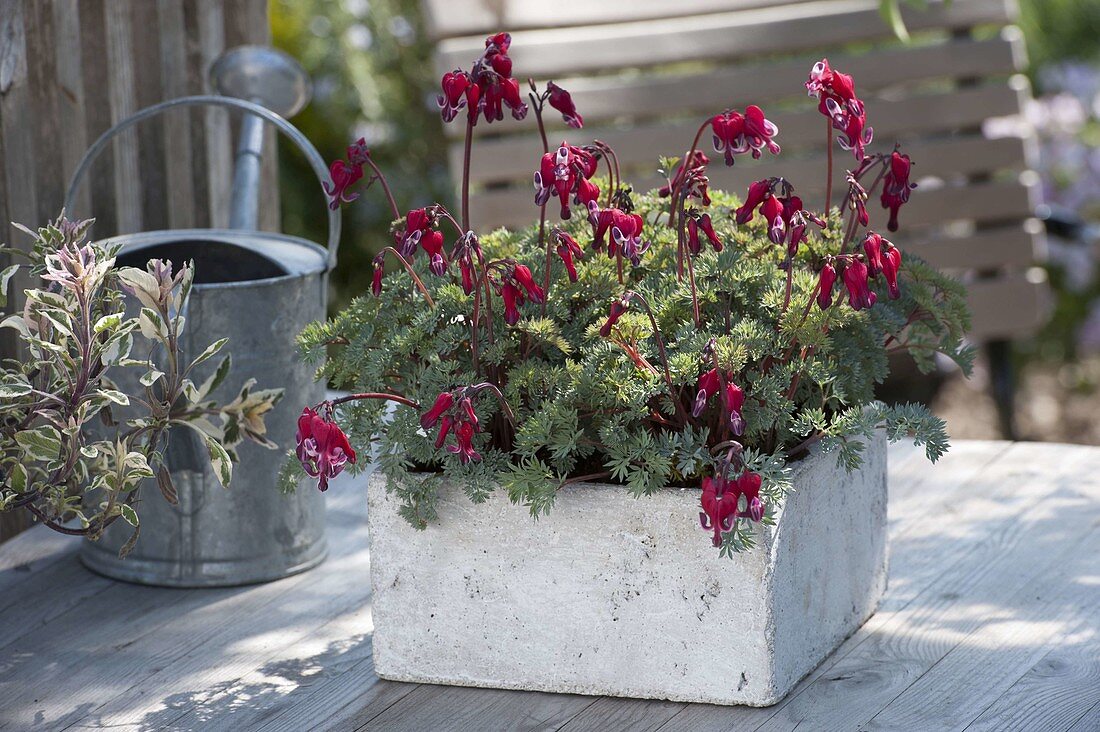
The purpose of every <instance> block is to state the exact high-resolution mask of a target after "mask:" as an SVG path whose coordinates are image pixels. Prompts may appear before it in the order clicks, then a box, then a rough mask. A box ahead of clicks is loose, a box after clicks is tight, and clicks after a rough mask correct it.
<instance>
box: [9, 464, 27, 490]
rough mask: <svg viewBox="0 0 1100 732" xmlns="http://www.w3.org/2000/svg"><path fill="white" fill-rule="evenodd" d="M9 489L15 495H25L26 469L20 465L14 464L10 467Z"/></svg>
mask: <svg viewBox="0 0 1100 732" xmlns="http://www.w3.org/2000/svg"><path fill="white" fill-rule="evenodd" d="M9 477H10V478H11V489H12V490H13V491H15V492H16V493H25V492H26V491H27V469H26V468H25V467H23V464H22V463H16V464H15V465H14V466H12V469H11V474H10V476H9Z"/></svg>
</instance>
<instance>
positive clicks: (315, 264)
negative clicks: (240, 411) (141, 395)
mask: <svg viewBox="0 0 1100 732" xmlns="http://www.w3.org/2000/svg"><path fill="white" fill-rule="evenodd" d="M211 76H212V80H213V81H214V84H215V87H216V88H218V90H219V91H220V92H221V93H222V94H224V95H225V96H192V97H182V98H179V99H172V100H169V101H166V102H162V103H160V104H155V105H153V106H151V107H147V108H145V109H143V110H141V111H139V112H137V113H135V114H134V115H133V116H131V117H128V118H127V119H124V120H122V121H121V122H119V123H118V124H116V125H115V126H114V127H112V128H111V129H109V130H107V131H106V132H105V133H103V135H102V136H100V137H99V139H97V140H96V141H95V143H93V144H92V146H91V147H90V148H89V149H88V151H87V152H86V153H85V155H84V158H83V159H82V160H81V162H80V165H79V166H78V167H77V170H76V172H75V173H74V174H73V178H72V180H71V182H70V185H69V190H68V195H67V196H66V206H65V208H66V210H71V205H72V201H73V197H74V194H75V192H76V189H77V186H78V185H79V183H80V180H81V178H82V177H83V176H84V174H85V173H86V172H87V170H88V168H89V167H90V166H91V163H92V161H93V160H94V159H95V157H96V156H97V155H98V154H99V153H100V152H101V151H102V150H103V148H104V147H105V146H106V145H107V144H108V143H109V142H110V141H111V139H112V138H113V137H114V136H115V135H117V134H118V133H120V132H122V131H123V130H125V129H127V128H129V127H132V126H133V125H135V124H137V123H138V122H140V121H142V120H145V119H147V118H149V117H152V116H155V115H158V114H160V113H161V112H164V111H166V110H170V109H176V108H180V107H193V106H199V105H216V106H221V107H229V108H232V109H238V110H242V111H244V112H245V115H244V116H243V119H242V122H241V126H240V140H239V142H238V146H237V154H236V166H235V171H234V176H233V192H232V204H231V213H230V227H231V228H230V229H180V230H174V231H149V232H142V233H137V234H126V235H122V236H116V237H113V238H112V239H110V240H109V241H112V242H114V243H117V244H121V245H122V249H121V250H120V252H119V256H118V260H117V261H118V264H120V265H129V266H134V267H141V268H144V266H145V264H146V262H148V261H149V260H150V259H170V260H172V261H173V262H183V261H186V260H189V259H193V260H194V262H195V284H194V287H193V289H192V291H191V297H190V301H189V303H188V306H187V312H186V313H185V316H186V318H187V328H186V329H185V331H184V343H183V349H184V352H185V353H187V354H191V356H192V357H193V356H194V355H195V354H197V353H200V352H201V350H202V349H203V348H205V347H206V345H208V344H209V343H212V342H213V341H215V340H217V339H219V338H228V339H229V343H228V344H227V345H226V348H225V349H224V351H223V352H227V353H230V354H232V357H233V367H232V370H231V372H230V375H229V378H228V379H226V383H223V384H222V385H221V386H220V387H219V388H218V389H217V390H215V392H214V397H215V398H217V399H218V400H219V401H223V402H224V401H229V400H231V399H232V398H233V397H234V396H235V395H236V392H237V389H238V388H239V386H240V384H241V383H242V382H243V381H244V380H245V379H246V378H249V377H255V379H256V380H257V385H258V386H259V387H260V388H279V387H281V388H283V389H285V395H284V397H283V400H282V401H281V402H280V403H279V405H278V406H277V407H276V408H275V409H274V410H273V411H272V412H270V413H269V414H268V416H267V429H268V434H269V436H270V437H271V439H272V440H274V441H275V442H277V443H279V446H280V448H282V449H284V450H285V449H286V448H287V447H288V446H289V445H288V442H289V441H290V440H292V439H293V437H294V434H295V430H296V423H297V422H296V421H297V417H298V414H297V411H296V410H298V409H300V408H301V406H302V405H312V404H316V403H318V402H320V401H321V400H322V399H324V396H325V394H324V386H323V385H322V384H318V383H317V382H316V380H315V379H314V376H313V370H312V368H310V367H308V366H307V365H305V364H303V363H301V362H300V361H299V359H297V358H296V351H297V349H296V347H295V344H294V337H295V335H296V334H297V333H298V332H299V331H301V329H302V328H303V327H305V326H306V325H307V324H308V323H310V322H312V321H315V320H319V319H323V318H324V317H325V298H326V291H327V285H328V272H329V271H330V270H331V269H332V268H333V267H334V266H335V265H336V250H337V245H338V243H339V240H340V213H339V211H333V210H331V209H330V210H329V214H328V224H329V238H328V248H327V250H326V249H322V248H321V247H320V246H318V245H316V244H314V243H312V242H309V241H306V240H304V239H300V238H296V237H292V236H285V235H282V234H272V233H268V232H260V231H255V228H256V221H257V212H258V204H259V182H260V156H261V153H262V146H263V125H264V123H265V122H267V123H270V124H272V125H274V126H275V127H276V128H277V129H278V130H279V131H280V132H282V133H283V134H285V135H286V136H287V137H289V138H290V139H291V140H292V141H293V142H294V143H295V144H296V145H297V146H298V148H299V149H301V151H302V152H303V153H304V154H305V156H306V158H307V159H308V160H309V163H310V165H311V167H312V168H313V170H314V172H315V173H316V174H317V177H318V179H319V180H320V181H327V180H328V168H327V166H326V165H325V161H324V159H323V158H322V157H321V155H320V153H318V152H317V150H316V148H314V146H313V145H312V144H311V143H310V142H309V140H308V139H306V137H305V136H304V135H302V133H301V132H299V131H298V130H297V129H296V128H295V127H294V126H293V125H291V124H290V123H289V122H287V121H286V119H284V117H283V116H282V115H286V116H291V115H293V114H295V113H296V112H297V111H299V110H300V109H301V108H302V107H303V106H304V105H305V103H306V102H307V101H308V99H309V94H310V92H309V82H308V79H307V77H306V75H305V72H304V71H302V69H301V67H299V66H298V64H297V63H296V62H295V61H294V60H293V59H291V58H290V57H289V56H286V55H284V54H282V53H280V52H278V51H275V50H273V49H269V48H264V47H258V46H245V47H241V48H237V49H234V50H232V51H229V52H227V53H226V54H224V55H223V56H222V57H221V58H220V59H219V60H218V61H217V62H216V63H215V64H214V66H213V67H212V69H211ZM247 100H250V101H247ZM272 110H275V111H272ZM219 360H220V359H212V360H211V361H210V362H208V363H206V364H203V365H202V367H200V368H199V369H196V373H195V374H194V378H195V380H196V383H199V382H201V381H202V380H203V379H204V378H206V376H207V375H208V374H209V373H210V372H211V371H212V370H213V369H214V368H215V367H216V364H215V363H214V362H216V361H219ZM203 367H205V368H206V370H205V371H202V372H199V371H200V369H202V368H203ZM125 378H129V376H128V375H127V376H126V377H125ZM136 383H137V382H136V379H135V380H134V384H135V385H136ZM122 385H123V388H127V387H129V386H130V384H128V383H126V382H125V380H124V379H123V381H122ZM189 432H190V430H178V429H177V430H174V431H173V432H172V433H171V435H170V439H169V443H168V449H167V451H166V455H165V461H166V464H167V466H168V469H169V470H170V471H171V474H172V479H173V482H174V484H175V487H176V492H177V494H178V496H179V503H178V505H171V504H169V503H168V501H166V500H164V499H163V498H162V497H161V496H160V495H159V492H158V491H157V489H156V486H155V485H154V481H152V480H150V481H147V482H146V485H144V486H142V493H143V495H142V498H141V499H140V505H139V507H138V510H139V513H140V515H141V538H140V539H139V540H138V542H137V545H136V546H135V547H134V549H133V551H132V552H131V553H130V554H129V556H127V557H126V558H125V559H119V557H118V553H119V550H120V549H121V548H122V546H123V545H124V544H125V543H126V540H127V539H128V538H129V535H130V532H131V529H130V528H129V527H128V526H119V525H112V526H110V527H109V528H108V529H107V531H106V532H104V534H103V536H102V537H101V538H100V540H99V541H97V542H90V541H89V542H85V543H84V545H83V547H82V549H81V555H80V556H81V560H82V561H83V562H84V564H85V565H86V566H87V567H89V568H90V569H92V570H94V571H96V572H98V573H100V574H104V575H107V576H108V577H112V578H115V579H121V580H126V581H130V582H139V583H142V584H150V585H164V586H174V587H212V586H229V585H240V584H247V583H252V582H263V581H267V580H273V579H277V578H279V577H285V576H287V575H290V574H294V573H297V572H301V571H304V570H307V569H310V568H311V567H314V566H316V565H317V564H319V563H320V562H321V561H323V560H324V558H325V555H326V553H327V551H328V548H327V545H326V543H325V504H324V496H323V494H321V493H320V492H319V491H317V490H316V489H311V488H309V487H307V486H300V487H299V488H298V490H296V491H294V492H293V493H291V494H290V495H284V494H282V493H280V491H279V490H278V489H277V487H276V479H277V476H278V472H279V469H280V467H281V464H282V461H283V453H282V451H281V450H280V451H271V450H266V449H264V448H262V447H260V446H258V445H255V444H252V443H248V442H245V443H242V444H241V445H239V446H238V448H237V450H238V454H239V456H240V462H239V463H238V464H237V465H236V466H234V471H233V482H232V484H231V486H230V488H229V489H228V490H226V489H223V488H222V487H221V486H220V485H219V484H218V481H217V479H216V478H215V476H214V474H213V472H212V470H211V468H210V465H209V463H208V460H207V457H206V449H205V447H204V446H203V445H202V443H201V441H199V439H198V438H197V437H196V436H194V435H190V434H187V433H189ZM117 523H121V522H117Z"/></svg>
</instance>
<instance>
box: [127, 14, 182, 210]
mask: <svg viewBox="0 0 1100 732" xmlns="http://www.w3.org/2000/svg"><path fill="white" fill-rule="evenodd" d="M157 23H158V17H157V3H150V2H145V3H140V4H139V5H135V6H134V7H133V8H132V22H131V30H132V31H133V42H132V43H133V58H131V59H130V61H129V63H130V64H132V65H133V68H134V106H135V109H143V108H144V107H148V106H149V105H152V104H156V103H157V102H159V101H161V100H162V99H164V98H165V95H164V93H163V87H162V85H161V75H162V74H161V68H162V66H163V63H164V59H162V57H161V48H160V43H159V42H158V41H159V39H158V37H157V34H154V33H150V32H149V29H150V28H156V27H157ZM136 130H137V138H138V151H137V152H138V165H139V167H140V168H141V176H142V179H141V186H140V188H139V189H138V191H137V194H138V195H139V196H140V202H141V210H142V226H143V227H144V228H145V229H146V230H155V229H166V228H168V220H169V214H168V212H169V210H170V209H171V207H172V205H173V201H174V200H175V199H176V197H177V195H178V192H177V191H176V189H175V186H174V185H171V184H170V183H169V182H168V181H167V180H166V176H165V170H166V169H167V170H171V166H172V159H171V157H170V156H165V154H164V147H165V145H166V144H168V145H171V144H172V143H173V141H172V138H171V135H172V134H173V133H174V131H171V130H168V129H166V127H165V125H164V124H163V122H162V121H161V120H148V121H146V122H142V123H141V124H139V125H138V126H137V128H136ZM168 191H172V195H171V196H169V195H168Z"/></svg>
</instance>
